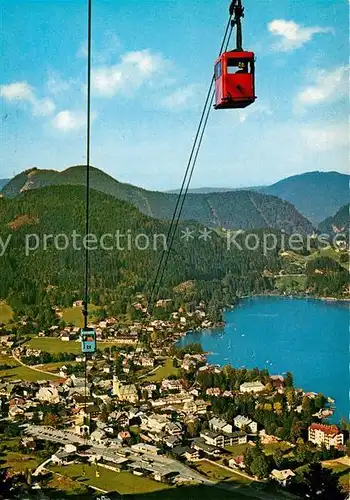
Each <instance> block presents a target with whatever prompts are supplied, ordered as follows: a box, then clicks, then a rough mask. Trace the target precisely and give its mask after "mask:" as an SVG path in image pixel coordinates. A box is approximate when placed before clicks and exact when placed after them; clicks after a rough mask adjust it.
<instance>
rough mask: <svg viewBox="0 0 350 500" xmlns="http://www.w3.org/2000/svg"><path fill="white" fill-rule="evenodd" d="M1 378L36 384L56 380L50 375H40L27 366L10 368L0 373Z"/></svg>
mask: <svg viewBox="0 0 350 500" xmlns="http://www.w3.org/2000/svg"><path fill="white" fill-rule="evenodd" d="M0 378H4V379H7V380H18V379H21V380H28V381H29V382H35V381H36V380H54V379H55V378H57V377H55V376H54V375H49V374H47V373H40V372H37V371H35V370H31V369H30V368H27V367H26V366H22V365H18V364H17V365H16V366H14V368H9V369H8V370H1V371H0Z"/></svg>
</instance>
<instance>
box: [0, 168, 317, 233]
mask: <svg viewBox="0 0 350 500" xmlns="http://www.w3.org/2000/svg"><path fill="white" fill-rule="evenodd" d="M85 175H86V171H85V166H79V165H78V166H73V167H69V168H67V169H65V170H63V171H61V172H57V171H54V170H39V169H37V168H34V169H29V170H26V171H24V172H22V173H20V174H18V175H17V176H16V177H14V178H13V179H12V180H11V181H10V182H9V183H8V184H7V185H6V186H5V188H4V189H3V196H4V197H5V198H13V197H16V196H18V195H19V194H20V193H22V192H24V191H29V190H34V189H40V188H43V187H48V186H57V185H82V186H84V185H85ZM90 186H91V188H93V189H95V190H97V191H100V192H102V193H105V194H108V195H111V196H113V197H115V198H117V199H121V200H124V201H127V202H129V203H132V204H133V205H134V206H136V207H137V208H138V210H140V211H141V212H142V213H144V214H145V215H148V216H150V217H153V218H156V219H160V220H169V219H171V218H172V215H173V211H174V208H175V205H176V201H177V195H175V194H171V193H164V192H161V191H148V190H146V189H143V188H139V187H136V186H133V185H132V184H125V183H121V182H119V181H117V180H115V179H113V177H111V176H110V175H108V174H105V173H104V172H103V171H101V170H99V169H97V168H95V167H91V171H90ZM182 220H194V221H197V222H199V223H201V224H203V225H205V226H207V227H220V228H225V229H234V230H238V229H243V230H244V229H266V228H272V229H276V230H284V231H286V232H287V233H293V232H298V233H301V234H306V233H310V232H313V226H312V224H311V223H310V221H308V220H307V219H306V218H305V217H304V216H302V215H301V214H300V213H299V212H298V211H297V210H296V209H295V208H294V206H293V205H291V204H290V203H288V202H286V201H283V200H281V199H279V198H278V197H276V196H271V195H266V194H263V193H258V192H256V191H246V190H238V191H228V192H222V193H208V194H192V193H190V194H188V195H187V197H186V200H185V203H184V207H183V212H182Z"/></svg>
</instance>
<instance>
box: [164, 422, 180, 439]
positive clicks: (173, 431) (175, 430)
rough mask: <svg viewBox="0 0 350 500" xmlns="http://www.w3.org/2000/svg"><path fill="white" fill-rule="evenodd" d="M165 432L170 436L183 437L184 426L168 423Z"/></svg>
mask: <svg viewBox="0 0 350 500" xmlns="http://www.w3.org/2000/svg"><path fill="white" fill-rule="evenodd" d="M165 431H166V432H167V433H168V434H170V436H181V434H182V425H181V423H180V422H167V424H166V426H165Z"/></svg>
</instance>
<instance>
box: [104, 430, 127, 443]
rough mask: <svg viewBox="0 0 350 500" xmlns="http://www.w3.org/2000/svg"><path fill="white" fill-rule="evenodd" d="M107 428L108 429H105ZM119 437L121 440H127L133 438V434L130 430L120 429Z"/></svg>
mask: <svg viewBox="0 0 350 500" xmlns="http://www.w3.org/2000/svg"><path fill="white" fill-rule="evenodd" d="M105 430H106V429H105ZM117 437H118V439H120V440H121V441H126V440H127V439H130V438H131V434H130V432H129V431H120V432H119V433H118V436H117Z"/></svg>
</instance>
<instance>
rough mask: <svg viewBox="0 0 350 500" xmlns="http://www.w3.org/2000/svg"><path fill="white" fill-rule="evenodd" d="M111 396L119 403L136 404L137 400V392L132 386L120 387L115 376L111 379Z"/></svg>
mask: <svg viewBox="0 0 350 500" xmlns="http://www.w3.org/2000/svg"><path fill="white" fill-rule="evenodd" d="M112 393H113V396H117V398H118V399H119V400H120V401H127V402H129V403H136V402H137V401H138V400H139V396H138V392H137V389H136V386H135V385H134V384H128V385H122V384H121V383H120V381H119V379H118V377H117V376H116V375H115V376H114V377H113V392H112Z"/></svg>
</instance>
